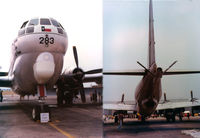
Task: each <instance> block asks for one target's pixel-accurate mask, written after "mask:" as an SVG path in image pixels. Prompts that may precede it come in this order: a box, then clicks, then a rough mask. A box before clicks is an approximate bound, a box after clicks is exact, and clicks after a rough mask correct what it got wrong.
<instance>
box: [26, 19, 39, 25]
mask: <svg viewBox="0 0 200 138" xmlns="http://www.w3.org/2000/svg"><path fill="white" fill-rule="evenodd" d="M30 25H38V19H32V20H30V22H29V24H28V26H30Z"/></svg>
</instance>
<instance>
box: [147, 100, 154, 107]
mask: <svg viewBox="0 0 200 138" xmlns="http://www.w3.org/2000/svg"><path fill="white" fill-rule="evenodd" d="M145 105H146V107H154V106H155V102H154V101H152V100H149V101H147V102H146V103H145Z"/></svg>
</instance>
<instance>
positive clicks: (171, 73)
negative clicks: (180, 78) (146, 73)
mask: <svg viewBox="0 0 200 138" xmlns="http://www.w3.org/2000/svg"><path fill="white" fill-rule="evenodd" d="M196 73H200V71H167V72H164V73H163V75H183V74H196Z"/></svg>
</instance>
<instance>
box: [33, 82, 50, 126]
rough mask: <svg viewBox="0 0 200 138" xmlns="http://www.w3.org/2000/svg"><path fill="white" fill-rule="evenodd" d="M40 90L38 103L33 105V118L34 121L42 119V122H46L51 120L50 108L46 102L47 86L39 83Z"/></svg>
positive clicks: (38, 89) (38, 90) (38, 88)
mask: <svg viewBox="0 0 200 138" xmlns="http://www.w3.org/2000/svg"><path fill="white" fill-rule="evenodd" d="M37 92H38V97H39V99H38V103H37V104H36V105H35V106H34V107H33V110H32V119H33V120H34V121H37V120H40V122H42V123H45V122H49V121H50V115H51V114H50V109H49V107H48V105H47V104H45V97H46V87H45V86H44V85H39V86H38V87H37Z"/></svg>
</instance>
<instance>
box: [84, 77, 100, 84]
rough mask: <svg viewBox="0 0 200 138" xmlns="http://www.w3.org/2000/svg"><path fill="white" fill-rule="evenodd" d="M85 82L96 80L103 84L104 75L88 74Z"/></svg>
mask: <svg viewBox="0 0 200 138" xmlns="http://www.w3.org/2000/svg"><path fill="white" fill-rule="evenodd" d="M83 82H84V83H86V82H96V83H97V84H102V76H86V77H84V79H83Z"/></svg>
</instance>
